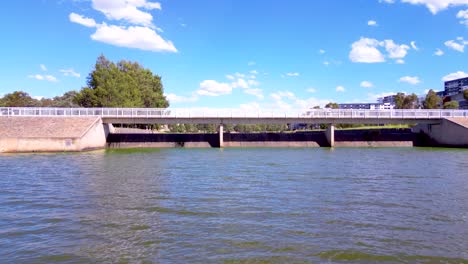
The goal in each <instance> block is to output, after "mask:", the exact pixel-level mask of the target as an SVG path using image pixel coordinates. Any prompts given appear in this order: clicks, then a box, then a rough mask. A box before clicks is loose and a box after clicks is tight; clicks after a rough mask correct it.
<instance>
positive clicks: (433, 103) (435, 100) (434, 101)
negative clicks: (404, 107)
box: [423, 89, 442, 109]
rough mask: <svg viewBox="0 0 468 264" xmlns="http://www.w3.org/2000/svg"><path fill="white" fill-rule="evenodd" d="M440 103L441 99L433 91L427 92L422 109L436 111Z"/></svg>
mask: <svg viewBox="0 0 468 264" xmlns="http://www.w3.org/2000/svg"><path fill="white" fill-rule="evenodd" d="M441 101H442V98H440V97H439V96H437V94H436V92H434V90H432V89H431V90H429V92H428V93H427V95H426V99H425V100H424V102H423V105H424V109H437V108H439V104H440V102H441Z"/></svg>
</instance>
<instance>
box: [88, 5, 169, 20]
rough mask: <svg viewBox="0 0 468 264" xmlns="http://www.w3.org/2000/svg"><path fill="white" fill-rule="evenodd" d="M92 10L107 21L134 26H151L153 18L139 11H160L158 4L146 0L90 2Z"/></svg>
mask: <svg viewBox="0 0 468 264" xmlns="http://www.w3.org/2000/svg"><path fill="white" fill-rule="evenodd" d="M92 2H93V8H94V9H95V10H98V11H100V12H102V13H103V14H104V15H105V16H106V18H107V19H109V20H124V21H126V22H128V23H131V24H135V25H143V26H151V25H152V21H153V16H152V15H151V14H150V13H148V12H145V11H142V10H141V9H145V10H153V9H161V4H160V3H154V2H148V1H146V0H112V1H109V0H92Z"/></svg>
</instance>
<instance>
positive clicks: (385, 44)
mask: <svg viewBox="0 0 468 264" xmlns="http://www.w3.org/2000/svg"><path fill="white" fill-rule="evenodd" d="M383 48H385V51H386V52H387V56H388V57H389V58H391V59H394V60H396V61H397V63H401V62H403V63H404V61H403V58H405V57H406V55H407V54H408V50H409V49H410V47H409V46H408V45H405V44H402V45H399V44H396V43H395V42H394V41H393V40H391V39H387V40H384V41H378V40H377V39H371V38H363V37H361V39H359V40H358V41H356V42H354V43H353V44H352V45H351V52H350V53H349V59H350V60H351V61H352V62H359V63H380V62H385V56H384V54H383V53H382V52H381V50H380V49H383Z"/></svg>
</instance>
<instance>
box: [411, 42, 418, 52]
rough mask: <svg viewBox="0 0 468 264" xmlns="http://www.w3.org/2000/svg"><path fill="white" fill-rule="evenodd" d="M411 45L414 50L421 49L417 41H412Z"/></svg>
mask: <svg viewBox="0 0 468 264" xmlns="http://www.w3.org/2000/svg"><path fill="white" fill-rule="evenodd" d="M411 47H412V48H413V49H414V50H419V48H418V46H416V41H411Z"/></svg>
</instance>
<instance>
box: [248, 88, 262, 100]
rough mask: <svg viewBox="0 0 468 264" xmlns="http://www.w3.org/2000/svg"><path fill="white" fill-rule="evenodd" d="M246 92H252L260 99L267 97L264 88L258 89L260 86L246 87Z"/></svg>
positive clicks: (251, 93)
mask: <svg viewBox="0 0 468 264" xmlns="http://www.w3.org/2000/svg"><path fill="white" fill-rule="evenodd" d="M244 93H246V94H250V95H254V96H256V97H257V98H258V99H260V100H263V98H265V96H264V95H263V90H262V89H258V88H255V89H245V90H244Z"/></svg>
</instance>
